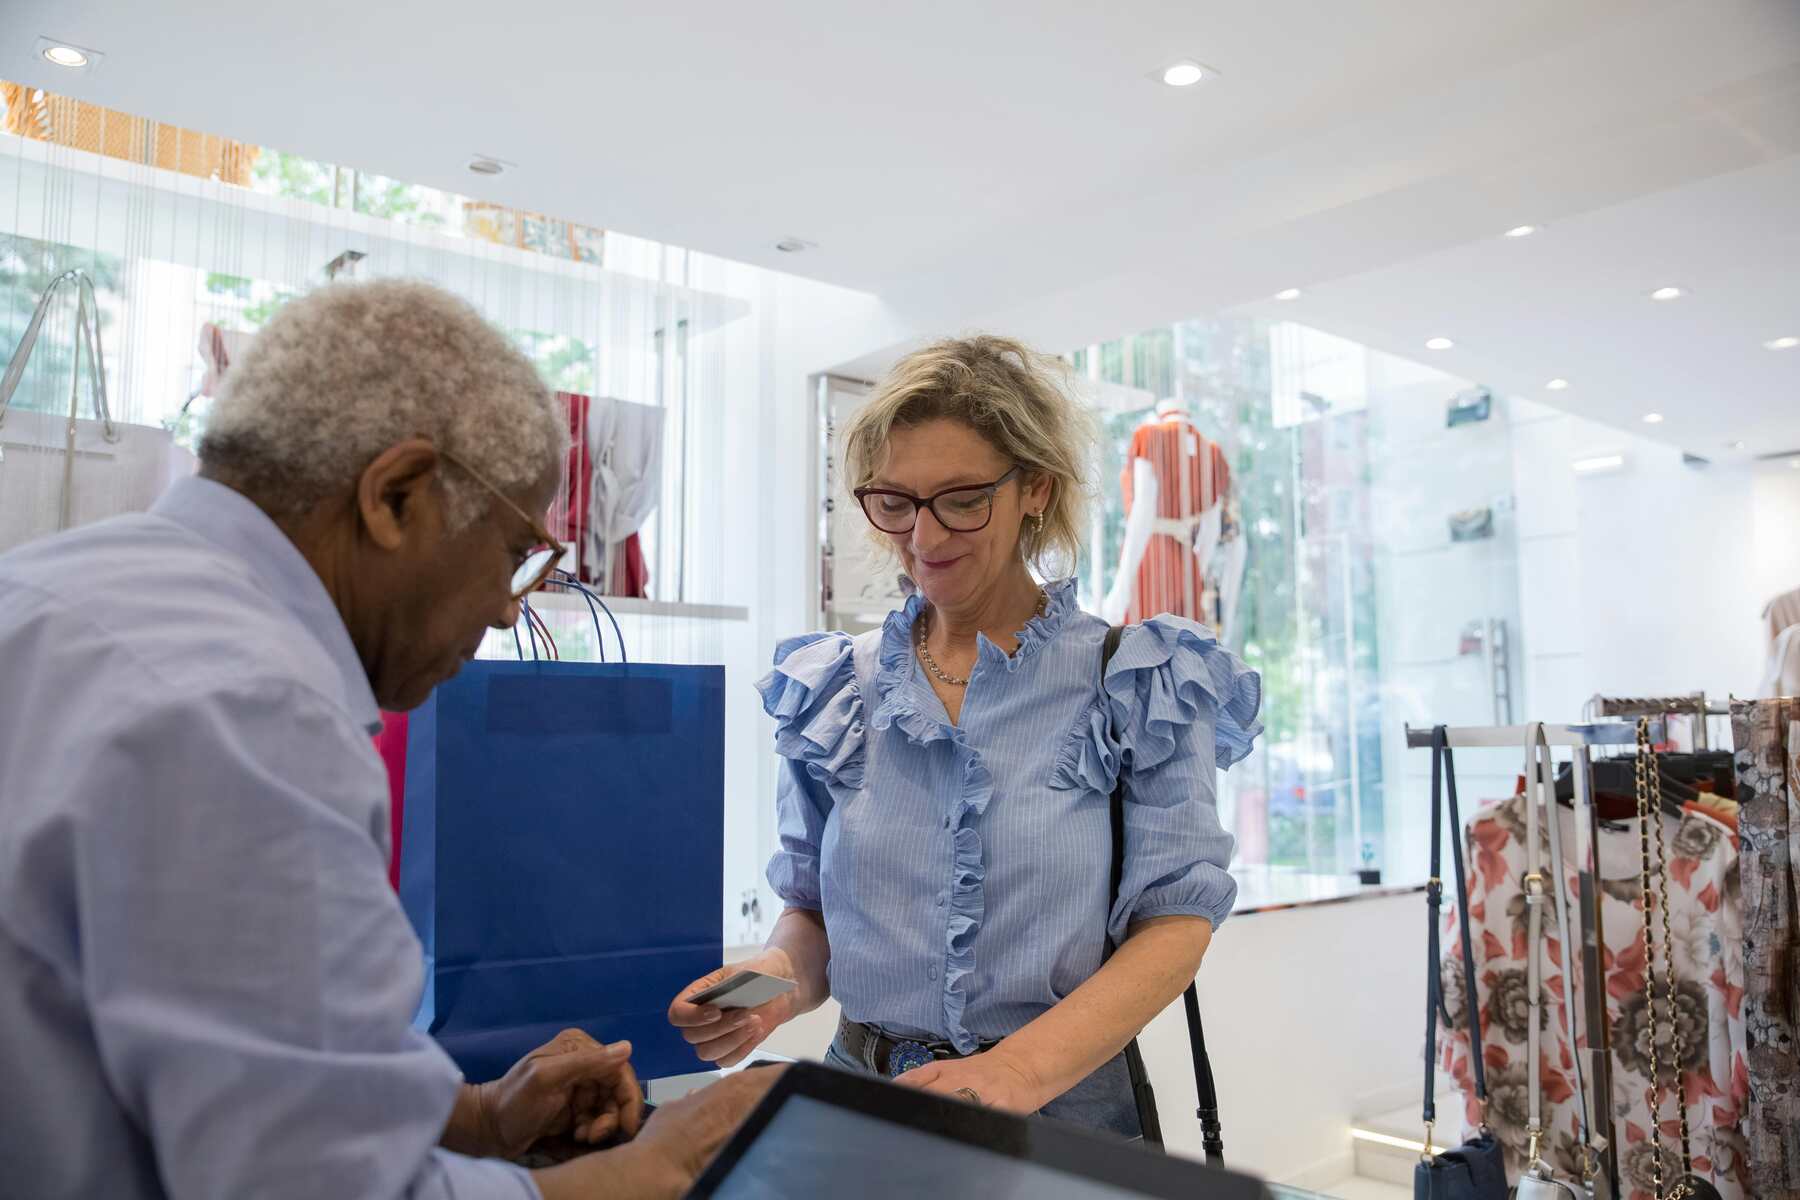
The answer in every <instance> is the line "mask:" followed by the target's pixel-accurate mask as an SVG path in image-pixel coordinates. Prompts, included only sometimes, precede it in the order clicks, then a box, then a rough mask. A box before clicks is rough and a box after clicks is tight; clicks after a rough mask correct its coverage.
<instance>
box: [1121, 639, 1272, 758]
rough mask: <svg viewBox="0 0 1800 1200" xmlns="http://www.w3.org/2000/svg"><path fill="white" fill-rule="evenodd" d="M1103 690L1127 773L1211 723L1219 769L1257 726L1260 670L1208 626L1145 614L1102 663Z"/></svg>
mask: <svg viewBox="0 0 1800 1200" xmlns="http://www.w3.org/2000/svg"><path fill="white" fill-rule="evenodd" d="M1105 690H1106V695H1107V699H1108V701H1109V702H1110V704H1111V707H1112V718H1113V728H1114V729H1116V730H1118V731H1119V741H1120V744H1121V746H1122V747H1123V749H1124V751H1125V752H1126V754H1127V755H1128V756H1129V761H1130V766H1131V770H1132V772H1133V774H1134V775H1142V774H1144V773H1146V772H1150V771H1154V770H1156V769H1157V768H1158V767H1160V766H1162V764H1163V763H1165V762H1167V761H1168V760H1169V759H1170V758H1171V757H1172V756H1173V755H1174V754H1175V753H1176V751H1177V749H1178V748H1179V746H1180V743H1181V741H1182V740H1183V739H1185V738H1188V737H1190V736H1191V735H1192V733H1191V731H1192V730H1193V729H1194V728H1195V727H1196V726H1203V727H1206V728H1208V729H1209V730H1210V731H1211V733H1212V743H1213V758H1214V760H1215V762H1216V765H1217V766H1218V767H1219V768H1220V769H1221V770H1223V769H1224V768H1226V767H1229V766H1231V765H1232V764H1234V763H1236V762H1238V761H1239V760H1241V759H1242V758H1243V757H1244V756H1245V755H1246V754H1249V753H1250V746H1251V744H1252V743H1253V742H1255V741H1256V737H1257V735H1258V734H1260V733H1261V732H1262V728H1263V727H1262V722H1260V721H1258V720H1257V719H1256V714H1257V712H1258V711H1259V710H1260V709H1261V708H1262V676H1260V675H1258V674H1257V673H1256V672H1255V671H1252V670H1251V669H1250V668H1249V667H1247V666H1245V665H1244V664H1243V662H1242V661H1241V660H1240V659H1239V658H1238V657H1237V655H1235V654H1233V653H1231V651H1229V650H1227V649H1225V647H1223V646H1221V645H1219V639H1218V638H1216V637H1214V636H1213V633H1212V631H1211V630H1210V629H1207V628H1206V627H1205V626H1204V625H1199V624H1196V623H1195V622H1193V621H1189V620H1185V619H1183V618H1181V617H1170V616H1162V617H1152V618H1151V619H1150V620H1148V621H1146V622H1144V623H1143V624H1142V625H1134V626H1132V627H1131V628H1129V629H1127V630H1126V631H1125V635H1124V636H1123V637H1122V638H1120V639H1119V649H1118V652H1117V653H1116V654H1114V655H1113V660H1112V663H1111V664H1110V665H1109V666H1108V667H1107V669H1106V679H1105Z"/></svg>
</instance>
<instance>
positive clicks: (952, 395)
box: [844, 334, 1094, 579]
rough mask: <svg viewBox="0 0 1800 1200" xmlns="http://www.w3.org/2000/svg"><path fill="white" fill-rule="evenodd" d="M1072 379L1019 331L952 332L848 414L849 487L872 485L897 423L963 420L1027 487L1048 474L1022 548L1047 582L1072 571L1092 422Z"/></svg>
mask: <svg viewBox="0 0 1800 1200" xmlns="http://www.w3.org/2000/svg"><path fill="white" fill-rule="evenodd" d="M1069 381H1070V374H1069V370H1068V368H1067V366H1066V365H1064V364H1063V363H1062V362H1061V361H1060V360H1058V359H1055V358H1052V357H1050V356H1049V355H1046V354H1039V353H1037V352H1035V351H1033V350H1031V349H1029V348H1027V347H1026V346H1024V345H1022V344H1020V343H1019V342H1016V341H1013V340H1012V339H1011V338H1003V337H993V336H990V335H986V334H982V335H978V336H975V337H966V338H947V339H945V340H944V341H941V342H936V343H934V344H932V345H930V346H926V347H925V348H924V349H923V350H917V351H914V352H913V353H912V354H909V355H907V356H906V357H905V358H903V359H901V360H900V362H899V363H897V364H896V365H895V367H894V369H893V370H892V371H889V372H888V374H887V377H886V378H885V379H883V380H882V382H881V384H880V386H879V387H877V388H876V389H875V393H874V394H873V395H872V396H870V397H869V399H868V401H867V402H866V403H865V404H864V405H863V406H862V407H861V408H860V409H858V410H857V413H856V415H855V416H854V417H852V418H851V419H850V424H849V427H848V428H847V429H845V430H844V477H845V479H846V480H848V482H849V485H850V488H851V490H855V489H856V488H861V487H867V486H869V484H870V482H871V481H872V480H873V479H874V478H875V475H876V473H877V472H879V471H880V470H881V466H882V462H883V460H884V458H885V456H886V453H887V442H888V435H889V434H890V433H891V432H892V431H893V430H894V429H895V428H896V427H898V428H901V429H906V428H911V427H913V426H916V425H922V424H924V423H925V422H927V421H936V420H951V421H958V422H961V423H962V424H963V425H966V426H968V427H969V428H970V429H972V430H974V431H975V432H976V433H977V434H979V435H980V436H981V437H982V438H983V439H985V440H986V441H987V443H988V444H989V445H991V446H992V447H993V448H994V449H995V450H997V451H999V452H1000V454H1001V456H1002V457H1004V458H1006V459H1008V460H1009V461H1011V462H1012V463H1014V464H1016V465H1017V466H1018V467H1020V468H1021V471H1020V475H1021V477H1022V478H1021V480H1020V482H1021V484H1024V483H1027V482H1029V481H1030V480H1031V479H1033V478H1036V477H1043V476H1048V477H1049V479H1050V501H1049V504H1048V505H1047V506H1046V507H1045V508H1044V522H1043V526H1042V527H1041V529H1040V528H1039V526H1038V523H1037V522H1036V521H1026V522H1025V523H1024V525H1023V526H1022V527H1021V529H1020V531H1019V551H1020V554H1021V556H1022V557H1023V558H1024V559H1025V561H1026V562H1028V563H1030V564H1032V565H1033V566H1034V567H1036V568H1037V570H1038V573H1039V574H1040V575H1041V576H1042V577H1044V578H1046V579H1055V578H1058V577H1060V576H1061V575H1064V574H1070V573H1073V571H1074V570H1075V564H1076V561H1077V560H1078V559H1079V557H1080V554H1081V545H1082V539H1083V533H1084V522H1085V514H1086V511H1087V490H1088V459H1089V454H1090V453H1091V452H1092V449H1093V445H1094V422H1093V418H1092V417H1091V416H1090V415H1089V413H1088V410H1087V409H1086V407H1084V406H1083V405H1082V404H1081V403H1080V402H1079V401H1078V400H1076V399H1075V398H1074V396H1072V395H1071V394H1070V389H1069ZM875 536H876V540H877V542H878V543H879V544H880V545H882V546H884V547H888V548H890V549H891V546H889V543H888V542H887V540H886V539H885V538H883V537H881V535H879V534H876V535H875Z"/></svg>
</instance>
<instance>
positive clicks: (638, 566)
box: [612, 533, 650, 598]
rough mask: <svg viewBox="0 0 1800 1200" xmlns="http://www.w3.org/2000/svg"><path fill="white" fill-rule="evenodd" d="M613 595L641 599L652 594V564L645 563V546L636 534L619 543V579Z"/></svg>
mask: <svg viewBox="0 0 1800 1200" xmlns="http://www.w3.org/2000/svg"><path fill="white" fill-rule="evenodd" d="M612 594H613V595H615V596H636V597H639V598H643V597H646V596H648V595H649V594H650V564H649V563H647V562H645V561H644V544H643V542H642V541H640V540H639V538H638V535H637V534H635V533H634V534H632V535H631V536H630V537H628V538H626V539H625V540H624V541H622V542H620V543H619V578H618V581H617V586H616V587H614V588H613V589H612Z"/></svg>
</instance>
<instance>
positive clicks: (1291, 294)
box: [1275, 288, 1300, 300]
mask: <svg viewBox="0 0 1800 1200" xmlns="http://www.w3.org/2000/svg"><path fill="white" fill-rule="evenodd" d="M1275 298H1276V299H1277V300H1298V299H1299V298H1300V289H1299V288H1283V289H1282V290H1281V291H1279V292H1276V293H1275Z"/></svg>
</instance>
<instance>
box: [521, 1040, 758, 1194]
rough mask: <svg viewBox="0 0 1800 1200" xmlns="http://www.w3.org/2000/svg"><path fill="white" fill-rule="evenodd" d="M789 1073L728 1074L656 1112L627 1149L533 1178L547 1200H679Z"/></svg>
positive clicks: (754, 1071)
mask: <svg viewBox="0 0 1800 1200" xmlns="http://www.w3.org/2000/svg"><path fill="white" fill-rule="evenodd" d="M785 1070H787V1068H786V1067H758V1068H756V1069H755V1070H750V1071H740V1072H738V1073H737V1074H735V1075H729V1076H727V1077H726V1078H724V1079H722V1080H720V1081H719V1082H718V1083H715V1084H713V1085H712V1086H711V1087H708V1088H702V1089H701V1090H700V1091H697V1092H691V1093H689V1094H688V1095H686V1096H683V1097H682V1098H681V1099H679V1100H677V1101H675V1102H674V1103H672V1104H664V1105H661V1106H659V1107H658V1108H657V1110H656V1112H655V1113H653V1114H652V1115H651V1117H650V1120H649V1121H648V1122H646V1123H645V1125H644V1128H643V1131H642V1132H641V1133H639V1134H638V1136H637V1140H636V1141H634V1142H632V1143H631V1144H630V1145H626V1146H620V1147H619V1148H617V1149H616V1150H605V1151H602V1152H601V1153H599V1154H590V1155H588V1156H586V1157H585V1158H578V1159H576V1160H575V1161H573V1162H568V1163H564V1164H562V1165H561V1166H557V1167H550V1168H547V1169H545V1170H542V1171H534V1172H533V1173H532V1178H533V1180H534V1182H536V1184H537V1186H538V1190H539V1191H540V1192H542V1193H543V1196H544V1200H577V1198H585V1197H591V1196H608V1197H611V1198H612V1200H677V1198H678V1197H680V1196H682V1195H684V1194H685V1193H686V1192H687V1190H688V1189H689V1188H690V1187H692V1186H693V1184H694V1181H695V1180H696V1179H698V1178H699V1177H700V1173H701V1172H702V1171H705V1170H706V1168H707V1166H708V1164H710V1163H711V1162H712V1160H713V1157H714V1156H715V1155H717V1154H718V1153H719V1150H720V1149H721V1148H722V1147H723V1146H724V1145H725V1143H726V1141H728V1140H729V1139H730V1137H731V1135H732V1134H733V1133H734V1132H736V1131H737V1127H738V1126H739V1125H741V1124H742V1123H743V1120H744V1118H745V1117H746V1116H748V1115H749V1114H750V1110H751V1109H753V1108H755V1107H756V1105H757V1103H758V1102H760V1101H761V1100H762V1098H763V1096H764V1095H765V1094H766V1093H767V1092H768V1090H769V1089H770V1088H771V1087H773V1086H774V1085H775V1081H776V1080H777V1079H778V1078H780V1077H781V1073H782V1072H783V1071H785Z"/></svg>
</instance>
